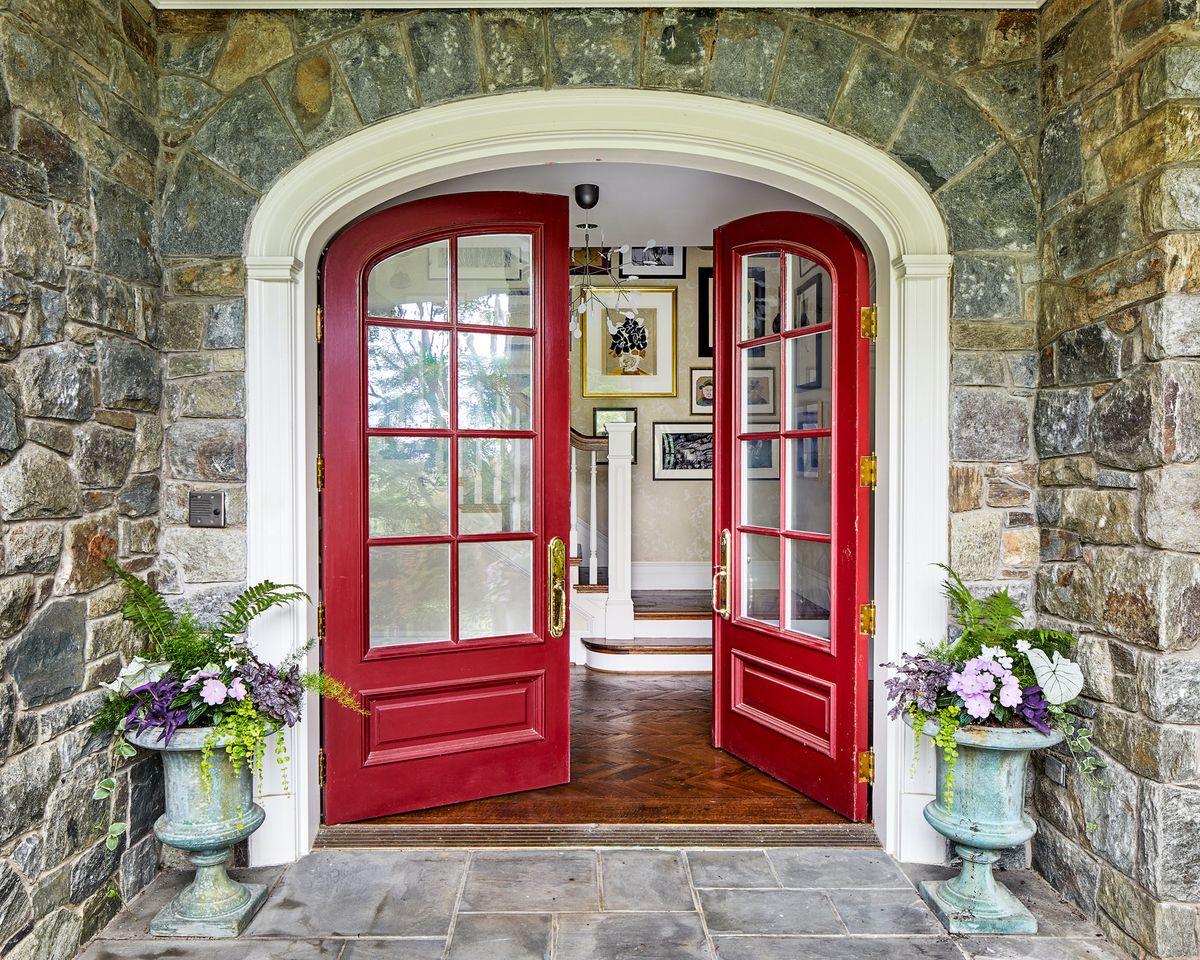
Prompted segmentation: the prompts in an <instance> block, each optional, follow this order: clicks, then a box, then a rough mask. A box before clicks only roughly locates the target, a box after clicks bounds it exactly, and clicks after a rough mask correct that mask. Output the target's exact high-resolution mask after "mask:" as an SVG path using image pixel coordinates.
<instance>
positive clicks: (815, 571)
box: [787, 540, 832, 640]
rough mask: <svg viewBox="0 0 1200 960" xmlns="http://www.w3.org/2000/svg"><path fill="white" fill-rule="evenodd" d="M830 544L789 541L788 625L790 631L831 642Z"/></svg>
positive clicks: (810, 541) (811, 541)
mask: <svg viewBox="0 0 1200 960" xmlns="http://www.w3.org/2000/svg"><path fill="white" fill-rule="evenodd" d="M829 559H830V557H829V544H828V543H824V542H817V541H813V540H789V541H788V578H787V604H788V608H787V617H788V619H787V625H788V629H789V630H796V631H798V632H799V633H806V634H808V635H809V636H812V637H820V638H821V639H823V640H828V639H829V605H830V599H831V596H832V584H831V578H830V566H829Z"/></svg>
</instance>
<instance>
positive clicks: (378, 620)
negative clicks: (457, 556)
mask: <svg viewBox="0 0 1200 960" xmlns="http://www.w3.org/2000/svg"><path fill="white" fill-rule="evenodd" d="M367 554H368V561H369V562H368V569H367V578H368V581H369V583H370V590H369V592H368V596H367V602H368V607H369V610H370V621H369V626H368V636H369V638H370V644H371V646H372V647H394V646H399V645H403V644H410V643H436V642H437V641H440V640H449V639H450V544H448V543H424V544H412V545H407V544H406V545H403V546H383V547H371V548H370V549H369V550H368V551H367Z"/></svg>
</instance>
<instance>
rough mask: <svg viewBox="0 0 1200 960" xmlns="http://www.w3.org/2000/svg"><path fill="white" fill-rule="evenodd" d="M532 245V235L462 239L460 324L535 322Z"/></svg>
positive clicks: (522, 323)
mask: <svg viewBox="0 0 1200 960" xmlns="http://www.w3.org/2000/svg"><path fill="white" fill-rule="evenodd" d="M532 248H533V238H532V237H530V236H529V235H528V234H490V235H486V236H478V237H460V238H459V240H458V322H459V323H478V324H494V325H496V326H507V327H529V326H532V325H533V293H532V291H533V286H532V283H531V281H532V279H533V276H532V274H533V249H532Z"/></svg>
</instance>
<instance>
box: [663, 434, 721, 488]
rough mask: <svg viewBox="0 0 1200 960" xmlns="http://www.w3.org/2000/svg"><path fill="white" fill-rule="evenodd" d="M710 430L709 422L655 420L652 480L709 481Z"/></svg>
mask: <svg viewBox="0 0 1200 960" xmlns="http://www.w3.org/2000/svg"><path fill="white" fill-rule="evenodd" d="M712 431H713V428H712V424H711V423H656V424H655V425H654V479H655V480H711V479H712V467H713V433H712Z"/></svg>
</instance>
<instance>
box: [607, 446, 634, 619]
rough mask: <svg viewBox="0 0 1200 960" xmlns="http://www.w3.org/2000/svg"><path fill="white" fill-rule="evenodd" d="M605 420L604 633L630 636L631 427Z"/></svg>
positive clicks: (631, 564) (631, 612) (631, 608)
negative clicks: (606, 529) (606, 466)
mask: <svg viewBox="0 0 1200 960" xmlns="http://www.w3.org/2000/svg"><path fill="white" fill-rule="evenodd" d="M635 429H636V425H635V424H632V423H610V424H608V603H607V605H606V607H605V624H606V629H605V634H606V635H607V637H608V639H610V640H632V639H633V594H632V593H631V591H632V589H633V431H634V430H635Z"/></svg>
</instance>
